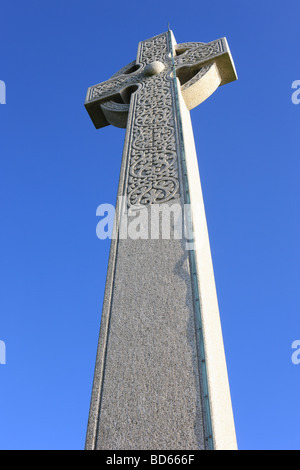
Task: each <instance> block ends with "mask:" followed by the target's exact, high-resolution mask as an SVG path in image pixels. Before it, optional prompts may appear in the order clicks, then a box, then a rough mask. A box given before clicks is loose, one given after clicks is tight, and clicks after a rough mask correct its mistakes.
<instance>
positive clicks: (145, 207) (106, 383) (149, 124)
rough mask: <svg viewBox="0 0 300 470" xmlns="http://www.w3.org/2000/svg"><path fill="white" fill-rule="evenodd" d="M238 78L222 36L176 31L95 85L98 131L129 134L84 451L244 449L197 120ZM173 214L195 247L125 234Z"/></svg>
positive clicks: (91, 101) (92, 100)
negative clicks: (187, 37)
mask: <svg viewBox="0 0 300 470" xmlns="http://www.w3.org/2000/svg"><path fill="white" fill-rule="evenodd" d="M236 78H237V77H236V73H235V69H234V65H233V61H232V58H231V54H230V51H229V48H228V44H227V41H226V39H225V38H222V39H218V40H216V41H213V42H210V43H198V42H193V43H183V44H176V41H175V39H174V36H173V33H172V32H171V31H167V32H166V33H163V34H160V35H158V36H156V37H153V38H151V39H148V40H145V41H142V42H140V43H139V47H138V53H137V59H136V61H133V62H131V63H130V64H128V65H127V66H125V67H123V68H122V69H121V70H120V71H119V72H117V73H116V74H115V75H113V77H112V78H111V79H109V80H107V81H105V82H102V83H100V84H98V85H95V86H92V87H90V88H89V89H88V92H87V97H86V102H85V107H86V109H87V111H88V113H89V115H90V117H91V119H92V121H93V123H94V125H95V127H96V128H101V127H104V126H107V125H109V124H112V125H114V126H117V127H122V128H126V136H125V144H124V150H123V159H122V166H121V173H120V183H119V190H118V202H117V206H116V216H115V230H116V237H115V238H114V239H113V240H112V242H111V250H110V258H109V266H108V274H107V281H106V288H105V295H104V304H103V310H102V319H101V328H100V336H99V344H98V351H97V358H96V366H95V375H94V383H93V391H92V399H91V406H90V414H89V423H88V430H87V438H86V448H87V449H114V450H117V449H125V450H127V449H168V450H173V449H235V448H236V438H235V430H234V421H233V414H232V407H231V399H230V391H229V385H228V377H227V371H226V360H225V355H224V347H223V339H222V330H221V324H220V318H219V311H218V302H217V296H216V290H215V282H214V274H213V267H212V261H211V254H210V247H209V239H208V234H207V226H206V218H205V211H204V205H203V200H202V193H201V185H200V179H199V170H198V164H197V156H196V152H195V147H194V139H193V131H192V127H191V122H190V116H189V110H190V109H192V108H194V107H195V106H197V105H198V104H200V103H201V102H202V101H204V100H205V99H206V98H208V97H209V96H210V95H211V94H212V93H213V92H214V91H215V90H216V89H217V88H218V87H219V86H220V85H223V84H226V83H228V82H231V81H233V80H236ZM124 199H125V201H126V203H125V204H124ZM119 201H122V202H119ZM175 206H176V207H177V208H178V207H179V209H182V214H183V217H182V218H180V219H179V223H180V224H182V226H184V227H185V228H186V227H187V231H186V232H185V233H187V234H188V237H187V238H191V237H192V242H193V243H192V245H191V246H192V248H187V247H188V246H189V244H187V243H186V240H183V239H182V237H176V236H175V235H174V237H169V238H168V237H164V236H162V234H161V232H159V236H158V237H151V233H150V232H149V237H147V236H146V237H145V236H143V237H142V236H141V237H130V236H129V237H124V236H120V233H121V232H120V224H121V221H122V220H123V219H124V217H125V216H128V213H130V211H131V214H132V211H133V213H134V209H135V208H137V209H139V210H140V212H143V213H144V214H146V215H147V217H146V218H147V221H149V218H151V216H152V212H151V211H152V210H153V209H154V208H158V210H159V211H160V210H161V213H164V211H166V208H167V209H169V210H170V213H171V212H172V210H173V208H174V207H175ZM187 207H188V210H186V208H187ZM170 213H169V215H170ZM174 214H175V212H174ZM148 217H149V218H148ZM143 220H144V221H145V219H143ZM168 220H170V218H169V219H168ZM174 220H175V216H174ZM174 224H175V222H174ZM150 225H151V223H150ZM147 230H149V225H147ZM147 233H148V232H147ZM181 233H182V232H181ZM191 234H192V235H191ZM123 235H124V234H123Z"/></svg>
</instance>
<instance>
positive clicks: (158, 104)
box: [127, 35, 179, 206]
mask: <svg viewBox="0 0 300 470" xmlns="http://www.w3.org/2000/svg"><path fill="white" fill-rule="evenodd" d="M167 41H168V37H167V36H166V35H162V36H158V37H156V38H153V39H152V40H151V41H147V42H145V43H142V44H141V48H140V60H143V62H144V61H147V62H148V61H149V62H151V61H153V60H155V59H157V57H165V56H166V55H167V53H168V42H167ZM127 196H128V205H129V206H131V205H135V204H143V205H148V204H151V203H157V204H161V203H164V202H167V201H170V200H172V199H174V198H175V197H179V175H178V165H177V152H176V135H175V122H174V116H173V108H172V91H171V81H170V71H168V72H164V73H160V74H159V75H157V76H155V77H150V78H147V79H144V87H143V93H140V94H138V95H137V97H136V102H135V114H134V118H133V126H132V140H131V153H130V165H129V178H128V188H127Z"/></svg>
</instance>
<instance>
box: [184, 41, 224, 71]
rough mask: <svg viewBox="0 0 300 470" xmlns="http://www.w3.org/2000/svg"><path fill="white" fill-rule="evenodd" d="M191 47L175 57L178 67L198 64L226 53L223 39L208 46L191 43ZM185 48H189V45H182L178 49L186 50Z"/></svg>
mask: <svg viewBox="0 0 300 470" xmlns="http://www.w3.org/2000/svg"><path fill="white" fill-rule="evenodd" d="M191 45H192V47H191ZM191 45H190V46H189V47H188V48H187V50H186V51H185V52H184V53H183V54H180V55H179V56H177V57H175V63H176V65H183V64H195V63H197V62H201V61H204V60H207V59H210V58H212V57H215V56H216V55H217V54H221V53H222V52H224V44H223V41H222V39H218V40H217V41H214V42H210V43H208V44H203V43H198V44H197V43H191ZM185 46H188V44H186V45H185V44H180V45H179V46H178V48H179V49H180V48H181V47H182V48H184V47H185Z"/></svg>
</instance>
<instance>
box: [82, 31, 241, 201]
mask: <svg viewBox="0 0 300 470" xmlns="http://www.w3.org/2000/svg"><path fill="white" fill-rule="evenodd" d="M174 68H175V73H176V77H177V78H178V79H179V82H180V88H181V94H182V96H183V99H184V101H185V104H186V106H187V108H188V109H189V110H190V109H192V108H194V107H195V106H197V105H198V104H200V103H201V102H202V101H204V100H205V99H206V98H208V96H209V95H211V94H212V93H213V92H214V91H215V89H216V88H217V87H218V86H219V85H223V84H225V83H228V82H230V81H232V80H235V79H236V75H235V70H234V66H233V62H232V60H231V55H230V51H229V48H228V45H227V41H226V38H222V39H219V40H217V41H213V42H210V43H208V44H205V43H197V42H194V43H184V44H178V45H176V44H175V40H174V39H173V40H172V35H171V34H168V33H165V34H161V35H159V36H156V37H154V38H151V39H148V40H146V41H142V42H141V43H140V44H139V48H138V53H137V59H136V61H134V62H131V63H130V64H128V65H127V66H125V67H123V68H122V69H121V70H120V71H119V72H117V73H116V74H115V75H114V76H113V77H112V78H111V79H110V80H107V81H106V82H102V83H100V84H98V85H95V86H92V87H90V88H89V89H88V92H87V97H86V102H85V106H86V109H87V111H88V112H89V115H90V117H91V119H92V121H93V123H94V125H95V127H96V128H100V127H104V126H107V125H109V124H112V125H114V126H117V127H123V128H125V127H127V132H128V133H129V135H130V137H131V139H130V140H131V142H130V145H129V146H128V148H127V151H128V160H129V165H130V168H129V176H128V178H129V179H128V188H127V197H128V202H129V204H130V205H132V204H148V203H151V202H154V203H164V202H167V201H170V200H173V199H174V198H176V197H177V196H178V192H179V181H178V169H177V167H178V164H177V152H176V132H175V117H174V109H175V104H174V99H175V94H174V92H172V89H173V87H174V77H173V73H174ZM128 116H129V118H128Z"/></svg>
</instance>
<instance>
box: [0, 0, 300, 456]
mask: <svg viewBox="0 0 300 470" xmlns="http://www.w3.org/2000/svg"><path fill="white" fill-rule="evenodd" d="M0 9H1V12H0V13H1V30H0V41H1V49H0V50H1V52H0V64H1V67H0V80H3V81H4V82H5V84H6V93H7V95H6V104H5V105H0V143H1V146H0V152H1V153H0V154H1V158H0V194H1V197H0V211H1V212H0V213H1V232H0V253H1V268H0V276H1V284H0V286H1V287H0V289H1V294H0V312H1V316H0V340H1V341H4V342H5V345H6V354H7V357H6V364H2V365H0V449H82V448H83V447H84V440H85V432H86V425H87V418H88V411H89V402H90V394H91V387H92V379H93V371H94V363H95V354H96V347H97V340H98V331H99V325H100V315H101V309H102V299H103V292H104V284H105V278H106V266H107V261H108V252H109V241H108V240H106V241H101V240H99V239H98V238H97V237H96V225H97V223H98V221H99V218H97V217H96V208H97V207H98V205H99V204H102V203H111V204H114V203H115V199H116V191H117V184H118V174H119V168H120V162H121V155H122V147H123V140H124V136H125V131H124V130H123V129H117V128H113V127H111V126H109V127H106V128H104V129H101V130H98V131H96V130H95V129H94V127H93V125H92V122H91V121H90V118H89V116H88V114H87V112H86V110H85V108H84V106H83V103H84V99H85V94H86V90H87V88H88V86H91V85H94V84H96V83H99V82H100V81H103V80H105V79H107V78H109V77H110V76H111V75H112V74H113V73H115V72H116V71H117V70H118V69H120V68H121V67H123V66H124V65H126V64H127V63H129V62H131V61H132V60H134V59H135V57H136V51H137V45H138V42H139V41H141V40H143V39H147V38H149V37H152V36H155V35H157V34H160V33H162V32H164V31H166V29H167V25H168V22H169V23H170V26H171V29H172V30H173V32H174V35H175V38H176V40H177V42H178V43H179V42H189V41H203V42H209V41H212V40H214V39H218V38H220V37H223V36H226V37H227V39H228V42H229V46H230V48H231V52H232V55H233V58H234V61H235V65H236V68H237V73H238V76H239V80H238V81H237V82H234V83H231V84H228V85H226V86H224V87H221V88H220V89H219V90H217V92H216V93H215V94H214V95H213V96H212V97H210V98H209V99H208V100H207V101H206V102H204V103H203V104H202V105H201V106H199V107H198V108H196V109H194V110H193V111H192V112H191V116H192V122H193V127H194V134H195V142H196V147H197V153H198V160H199V168H200V174H201V180H202V185H203V192H204V198H205V206H206V212H207V220H208V228H209V233H210V241H211V248H212V256H213V263H214V270H215V277H216V285H217V291H218V298H219V306H220V314H221V321H222V326H223V335H224V343H225V351H226V356H227V363H228V372H229V380H230V386H231V394H232V402H233V411H234V416H235V423H236V431H237V439H238V445H239V448H240V449H300V431H299V425H298V423H299V420H300V405H299V392H300V364H299V365H295V364H293V363H292V361H291V355H292V352H293V350H292V349H291V345H292V342H293V341H295V340H299V339H300V322H299V307H300V305H299V300H300V295H299V238H300V226H299V170H300V168H299V121H300V105H295V104H293V103H292V101H291V96H292V92H293V90H292V88H291V86H292V82H293V81H294V80H300V69H299V17H300V4H299V2H297V1H296V0H287V1H278V0H277V1H276V0H272V1H270V0H260V1H258V0H251V1H250V0H243V1H240V0H228V1H227V2H223V1H222V2H221V1H220V0H215V1H214V2H199V1H194V0H192V1H186V2H179V1H177V0H173V1H172V2H171V1H169V0H167V1H165V2H161V1H157V0H153V1H151V2H137V1H132V0H129V1H127V2H120V1H118V0H117V1H116V2H102V1H94V0H86V1H82V0H80V1H79V0H72V1H71V0H65V1H57V0H54V1H51V2H50V1H48V0H44V1H42V2H41V1H38V0H35V1H34V0H28V1H26V2H22V1H20V0H19V1H14V0H10V1H3V2H2V3H1V6H0Z"/></svg>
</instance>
